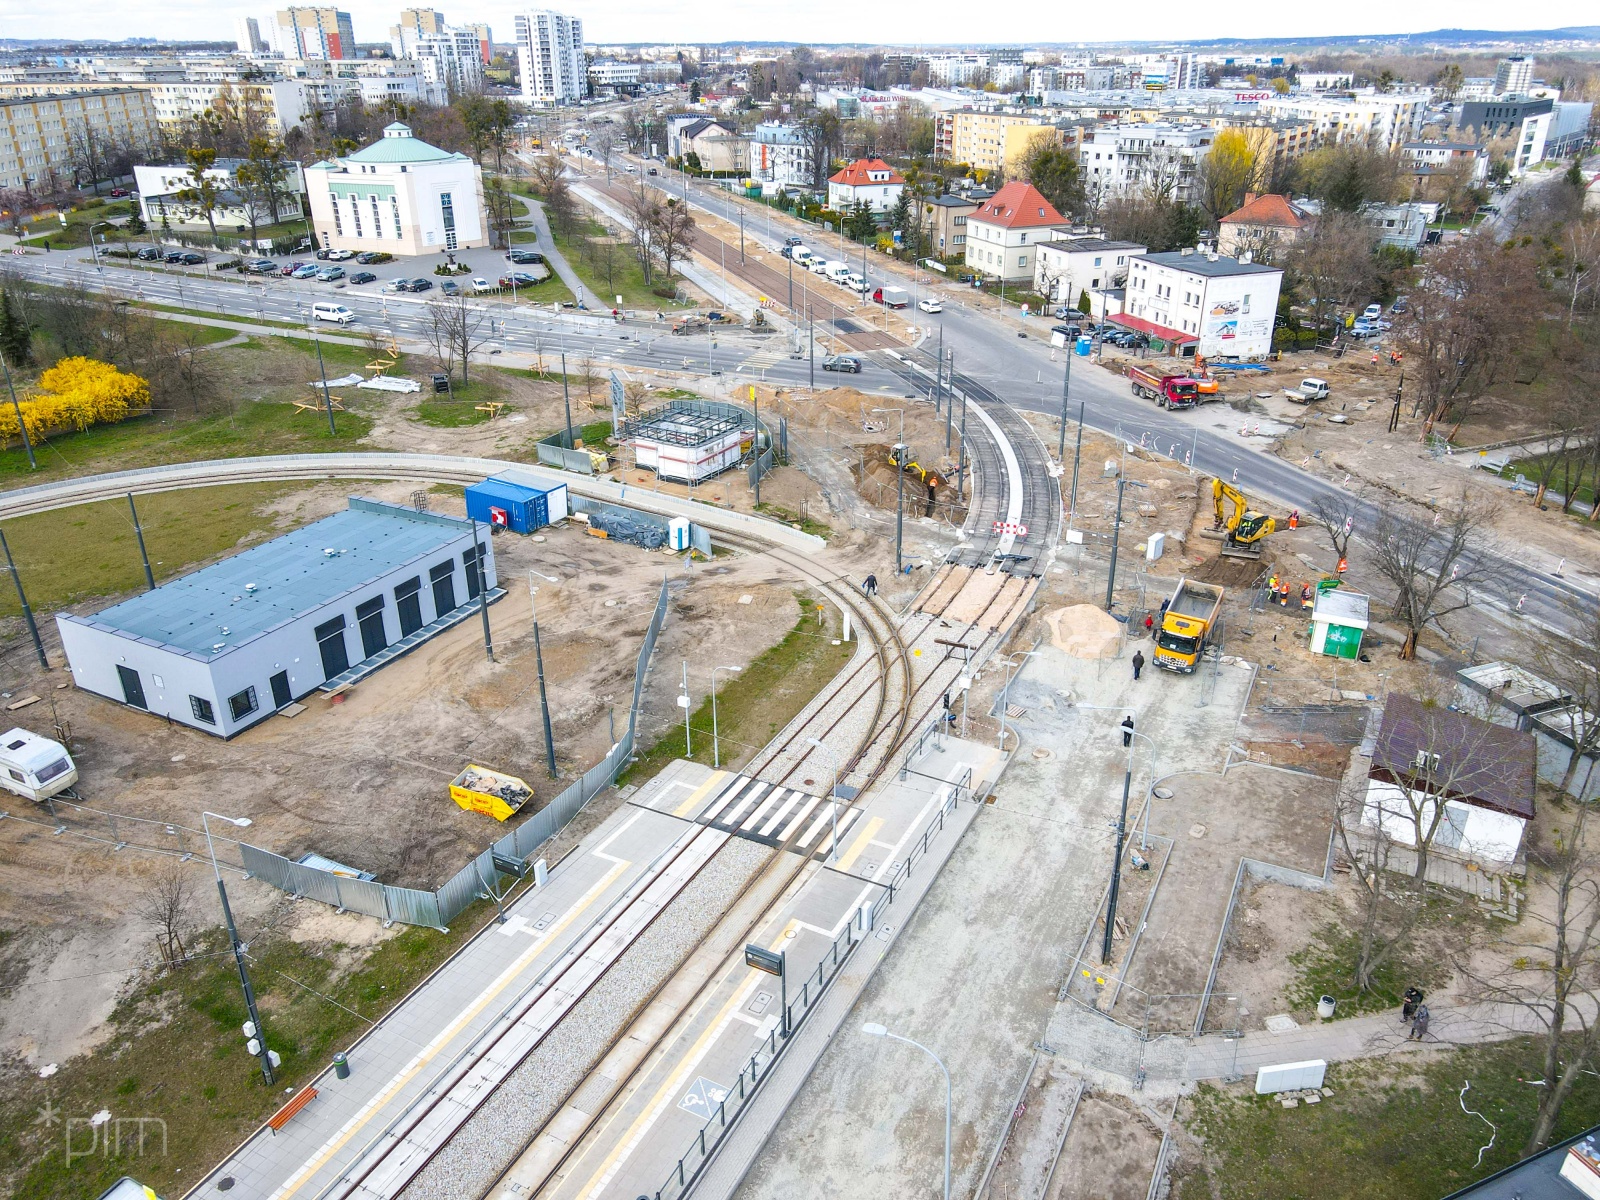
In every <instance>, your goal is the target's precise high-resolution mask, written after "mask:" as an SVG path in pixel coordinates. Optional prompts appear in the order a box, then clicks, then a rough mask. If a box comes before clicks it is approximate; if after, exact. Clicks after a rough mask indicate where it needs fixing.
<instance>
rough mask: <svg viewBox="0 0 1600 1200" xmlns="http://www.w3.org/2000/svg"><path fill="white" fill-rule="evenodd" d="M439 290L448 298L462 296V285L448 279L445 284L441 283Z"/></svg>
mask: <svg viewBox="0 0 1600 1200" xmlns="http://www.w3.org/2000/svg"><path fill="white" fill-rule="evenodd" d="M439 290H440V291H441V292H443V293H444V294H445V295H446V296H459V295H461V285H460V284H459V283H457V282H456V281H455V280H454V279H446V280H445V281H444V282H443V283H441V284H440V285H439Z"/></svg>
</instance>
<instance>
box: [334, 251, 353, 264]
mask: <svg viewBox="0 0 1600 1200" xmlns="http://www.w3.org/2000/svg"><path fill="white" fill-rule="evenodd" d="M355 256H356V252H355V251H354V250H329V251H328V261H329V262H348V261H349V260H350V259H352V258H354V257H355Z"/></svg>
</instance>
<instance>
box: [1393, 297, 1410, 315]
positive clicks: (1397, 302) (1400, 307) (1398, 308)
mask: <svg viewBox="0 0 1600 1200" xmlns="http://www.w3.org/2000/svg"><path fill="white" fill-rule="evenodd" d="M1410 307H1411V302H1410V301H1409V300H1408V299H1406V297H1404V296H1396V297H1395V298H1394V303H1393V304H1391V305H1390V306H1389V311H1390V312H1392V313H1403V312H1405V311H1406V309H1408V308H1410Z"/></svg>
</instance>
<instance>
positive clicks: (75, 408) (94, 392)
mask: <svg viewBox="0 0 1600 1200" xmlns="http://www.w3.org/2000/svg"><path fill="white" fill-rule="evenodd" d="M19 407H20V408H21V409H22V419H23V421H24V422H25V423H26V425H27V429H28V436H29V437H30V438H41V437H47V436H49V435H50V434H52V433H57V432H60V431H61V430H64V429H79V430H82V429H88V428H89V426H91V425H113V424H115V423H116V422H118V421H121V420H124V419H125V418H126V417H127V416H128V414H129V413H131V412H136V411H140V410H142V409H146V408H148V407H150V385H149V384H148V383H146V382H145V381H144V380H143V379H142V378H140V377H139V376H138V375H133V374H130V373H128V372H126V371H119V370H117V368H116V367H114V366H112V365H111V364H110V363H105V362H100V361H98V360H97V359H93V358H63V359H62V360H61V361H60V362H58V363H56V365H55V366H53V367H51V368H50V369H49V370H48V371H46V372H45V373H44V374H43V375H41V376H40V377H39V386H38V389H37V390H36V391H35V392H33V393H32V394H31V395H29V396H28V397H27V398H26V399H24V400H22V401H21V404H20V405H19ZM17 436H18V433H17V413H16V409H14V408H12V407H11V406H10V405H9V404H8V405H3V406H0V438H3V439H6V440H9V439H11V438H14V437H17Z"/></svg>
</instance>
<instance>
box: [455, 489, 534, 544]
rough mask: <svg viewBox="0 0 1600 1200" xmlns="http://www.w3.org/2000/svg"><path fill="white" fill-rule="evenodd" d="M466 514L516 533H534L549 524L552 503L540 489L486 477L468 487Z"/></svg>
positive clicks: (476, 519)
mask: <svg viewBox="0 0 1600 1200" xmlns="http://www.w3.org/2000/svg"><path fill="white" fill-rule="evenodd" d="M467 516H469V517H471V518H472V519H473V520H475V521H482V522H483V523H484V524H486V525H500V526H503V527H505V528H506V529H509V530H511V531H512V532H513V533H532V532H533V531H534V530H536V529H542V528H543V527H544V526H546V525H548V524H549V523H550V502H549V500H548V499H547V498H546V496H545V493H544V492H541V491H539V490H538V489H537V488H530V487H523V486H522V485H521V484H517V483H507V482H506V481H505V480H503V479H485V480H484V481H483V482H482V483H475V484H473V485H472V486H471V487H469V488H467Z"/></svg>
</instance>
